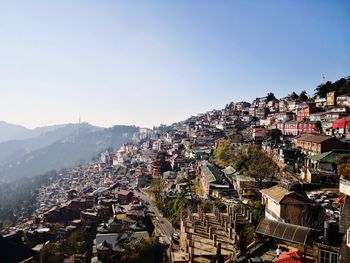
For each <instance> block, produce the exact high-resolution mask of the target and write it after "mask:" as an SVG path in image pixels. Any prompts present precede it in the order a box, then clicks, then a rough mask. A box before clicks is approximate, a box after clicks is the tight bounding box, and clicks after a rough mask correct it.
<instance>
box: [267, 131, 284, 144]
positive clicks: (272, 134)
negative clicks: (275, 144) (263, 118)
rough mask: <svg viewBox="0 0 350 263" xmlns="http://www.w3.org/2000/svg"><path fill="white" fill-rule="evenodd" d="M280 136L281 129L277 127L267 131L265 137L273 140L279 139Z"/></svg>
mask: <svg viewBox="0 0 350 263" xmlns="http://www.w3.org/2000/svg"><path fill="white" fill-rule="evenodd" d="M281 136H282V131H281V130H279V129H272V130H269V131H268V132H267V137H268V138H270V139H271V140H274V141H279V140H280V138H281Z"/></svg>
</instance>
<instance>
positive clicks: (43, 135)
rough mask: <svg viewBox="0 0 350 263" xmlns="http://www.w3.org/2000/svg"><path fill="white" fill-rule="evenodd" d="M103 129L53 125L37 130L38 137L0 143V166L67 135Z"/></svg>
mask: <svg viewBox="0 0 350 263" xmlns="http://www.w3.org/2000/svg"><path fill="white" fill-rule="evenodd" d="M101 129H103V128H100V127H96V126H92V125H90V124H88V123H81V124H64V125H53V126H47V127H40V128H37V130H38V131H40V133H38V136H36V137H34V138H30V139H24V140H11V141H5V142H0V165H3V164H6V163H11V162H13V160H17V159H19V158H21V157H23V156H24V155H26V154H28V153H31V152H33V151H35V150H38V149H40V148H43V147H45V146H48V145H50V144H52V143H54V142H55V141H58V140H60V139H62V138H65V137H67V136H68V135H70V134H72V133H75V132H77V131H79V130H80V132H87V131H97V130H101Z"/></svg>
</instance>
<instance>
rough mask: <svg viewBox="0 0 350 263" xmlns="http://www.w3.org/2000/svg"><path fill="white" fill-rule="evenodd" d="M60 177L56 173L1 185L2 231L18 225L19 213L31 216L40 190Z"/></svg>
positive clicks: (0, 211)
mask: <svg viewBox="0 0 350 263" xmlns="http://www.w3.org/2000/svg"><path fill="white" fill-rule="evenodd" d="M57 176H58V174H57V172H56V171H50V172H47V173H46V174H44V175H40V176H36V177H32V178H24V179H21V180H17V181H15V182H13V183H11V184H7V183H3V184H1V185H0V230H1V227H2V228H5V227H8V226H11V225H13V224H15V223H16V221H17V219H18V217H19V213H18V211H21V212H22V215H23V216H30V215H31V214H32V212H33V211H34V210H35V208H36V207H35V206H34V204H35V200H36V196H37V194H38V190H37V189H38V188H39V187H41V186H42V185H47V184H49V182H50V181H51V180H53V179H54V178H56V177H57Z"/></svg>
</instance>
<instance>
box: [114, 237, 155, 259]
mask: <svg viewBox="0 0 350 263" xmlns="http://www.w3.org/2000/svg"><path fill="white" fill-rule="evenodd" d="M121 248H122V250H121V251H120V252H119V253H118V254H117V255H116V257H115V258H114V260H113V261H112V262H124V263H148V262H154V261H155V258H156V257H157V256H158V254H159V252H160V246H159V244H158V243H157V241H156V239H155V238H143V239H141V240H138V239H136V238H134V239H130V240H128V241H126V242H123V243H122V244H121Z"/></svg>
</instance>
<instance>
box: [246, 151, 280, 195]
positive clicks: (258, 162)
mask: <svg viewBox="0 0 350 263" xmlns="http://www.w3.org/2000/svg"><path fill="white" fill-rule="evenodd" d="M277 172H278V166H277V164H276V163H275V162H274V161H273V160H272V159H271V158H270V157H269V156H268V155H267V154H266V153H265V152H262V151H261V152H260V154H259V155H257V156H256V157H255V158H254V159H253V161H252V162H251V164H250V165H249V169H248V172H247V174H248V175H250V176H251V177H253V178H254V179H255V181H256V182H257V183H258V188H259V189H261V188H262V183H263V181H264V180H269V181H272V180H273V179H274V178H275V176H276V174H277Z"/></svg>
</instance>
